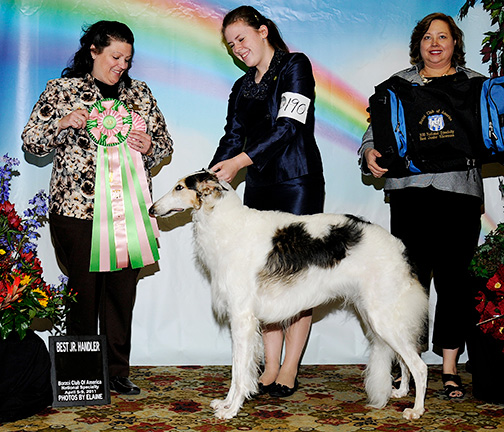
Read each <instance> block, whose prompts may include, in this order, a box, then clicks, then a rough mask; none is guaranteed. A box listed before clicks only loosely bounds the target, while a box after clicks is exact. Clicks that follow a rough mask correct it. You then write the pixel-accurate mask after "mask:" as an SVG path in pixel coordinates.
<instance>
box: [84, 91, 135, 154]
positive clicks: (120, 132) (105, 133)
mask: <svg viewBox="0 0 504 432" xmlns="http://www.w3.org/2000/svg"><path fill="white" fill-rule="evenodd" d="M132 125H133V120H132V117H131V112H130V111H129V109H128V107H127V106H126V105H125V104H124V103H123V102H121V101H119V100H117V99H102V100H99V101H97V102H95V103H94V104H93V105H92V106H91V107H90V108H89V119H88V121H87V125H86V128H87V131H88V133H89V136H90V137H91V139H92V140H93V141H94V142H95V143H96V144H98V145H101V146H106V147H110V146H116V145H118V144H121V143H122V142H124V141H125V140H126V139H127V138H128V135H129V133H130V131H131V128H132Z"/></svg>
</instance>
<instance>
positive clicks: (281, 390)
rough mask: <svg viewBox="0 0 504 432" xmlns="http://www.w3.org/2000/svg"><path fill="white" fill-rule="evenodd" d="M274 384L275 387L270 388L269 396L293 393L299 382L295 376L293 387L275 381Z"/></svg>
mask: <svg viewBox="0 0 504 432" xmlns="http://www.w3.org/2000/svg"><path fill="white" fill-rule="evenodd" d="M274 384H275V387H274V388H273V389H271V390H270V392H269V394H270V396H273V397H278V398H282V397H289V396H292V395H293V394H294V393H296V390H297V389H298V387H299V383H298V380H297V378H296V380H295V381H294V387H287V386H286V385H282V384H277V383H274Z"/></svg>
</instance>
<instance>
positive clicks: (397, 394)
mask: <svg viewBox="0 0 504 432" xmlns="http://www.w3.org/2000/svg"><path fill="white" fill-rule="evenodd" d="M408 392H409V388H408V387H405V388H400V387H399V388H398V389H396V388H393V389H392V393H391V394H390V397H391V398H396V399H397V398H402V397H404V396H406V395H407V394H408Z"/></svg>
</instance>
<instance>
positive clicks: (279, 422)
mask: <svg viewBox="0 0 504 432" xmlns="http://www.w3.org/2000/svg"><path fill="white" fill-rule="evenodd" d="M461 369H462V370H463V369H464V367H463V366H462V367H461ZM362 370H363V366H361V365H350V366H348V365H344V366H343V365H323V366H302V367H301V369H300V375H299V382H300V389H299V391H298V392H296V393H295V394H294V395H293V396H292V397H290V398H288V399H283V400H281V399H274V398H271V397H270V396H258V397H256V398H254V399H252V400H250V401H247V402H245V405H244V407H243V409H242V410H241V411H240V413H239V414H238V416H237V417H236V418H234V419H232V420H227V421H226V420H218V419H216V418H215V417H214V416H213V412H212V409H211V408H210V406H209V404H210V401H211V400H212V399H214V398H222V397H224V396H225V394H226V392H227V388H228V385H229V380H230V372H231V369H230V367H229V366H201V367H200V366H194V367H177V366H168V367H166V366H165V367H134V368H133V370H132V372H133V373H132V377H131V378H132V380H133V381H134V382H135V383H136V384H138V385H139V386H140V387H141V388H142V393H141V394H140V395H138V396H115V395H114V396H112V403H111V404H110V405H102V406H91V407H89V406H88V407H64V408H47V409H46V410H45V411H43V412H41V413H40V414H39V415H36V416H32V417H29V418H27V419H23V420H18V421H16V422H11V423H6V424H3V425H0V431H2V432H4V431H5V432H7V431H8V432H14V431H39V432H41V431H46V432H49V431H54V430H59V431H92V432H95V431H96V432H101V431H118V430H130V431H199V432H214V431H215V432H227V431H282V432H294V431H299V432H308V431H320V432H325V431H334V430H338V431H341V432H349V431H407V432H409V431H453V432H455V431H464V432H472V431H489V430H490V431H491V430H495V431H504V405H492V404H487V403H484V402H481V401H478V400H476V399H474V397H473V396H472V394H471V386H470V382H471V375H470V374H468V373H467V372H461V376H462V380H463V382H464V383H466V384H467V390H468V393H467V395H466V397H465V398H464V399H463V400H461V401H449V400H446V399H445V398H444V396H443V395H442V393H441V368H440V366H438V365H435V366H430V367H429V385H428V390H427V398H426V413H425V414H424V415H423V417H422V418H421V419H420V420H416V421H411V422H410V421H406V420H404V419H403V418H402V416H401V412H402V411H403V409H404V408H406V407H410V406H412V405H413V396H412V395H411V394H410V395H408V396H407V397H406V398H404V399H395V400H391V401H390V402H389V404H388V405H387V406H386V407H385V408H384V409H382V410H376V409H371V408H367V407H366V395H365V393H364V389H363V381H362V376H361V374H362Z"/></svg>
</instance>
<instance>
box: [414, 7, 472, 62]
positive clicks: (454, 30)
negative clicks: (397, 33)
mask: <svg viewBox="0 0 504 432" xmlns="http://www.w3.org/2000/svg"><path fill="white" fill-rule="evenodd" d="M434 20H441V21H444V22H445V23H446V24H448V27H450V33H451V35H452V38H453V40H454V41H455V47H454V48H453V56H452V59H451V65H452V66H456V65H459V66H465V64H466V61H465V51H464V33H463V32H462V30H460V29H459V28H458V26H457V24H455V21H454V20H453V18H452V17H451V16H449V15H445V14H444V13H441V12H435V13H431V14H430V15H427V16H426V17H425V18H422V19H421V20H420V21H418V23H417V25H416V27H415V28H414V29H413V32H412V33H411V40H410V45H409V48H410V52H409V54H410V63H411V64H413V65H416V64H418V63H420V62H421V61H422V56H421V55H420V43H421V42H422V39H423V37H424V35H425V33H427V30H429V27H430V25H431V24H432V21H434Z"/></svg>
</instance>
